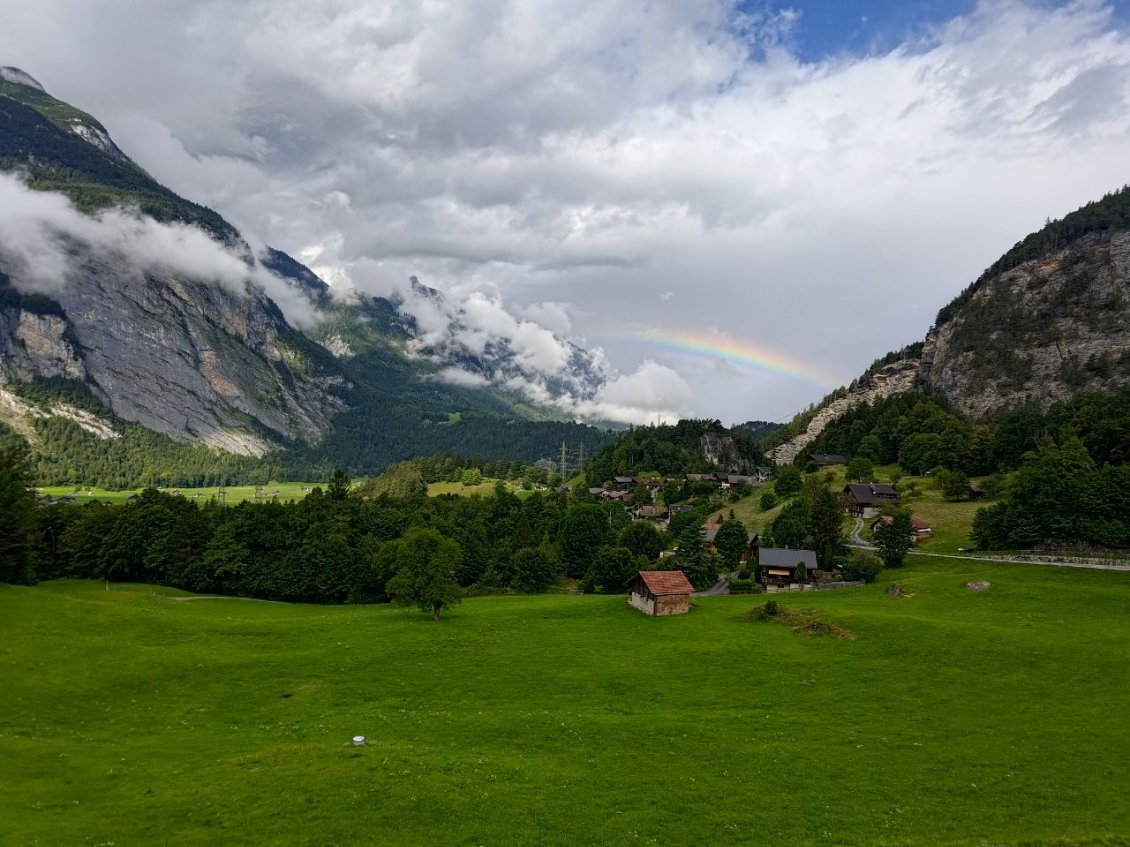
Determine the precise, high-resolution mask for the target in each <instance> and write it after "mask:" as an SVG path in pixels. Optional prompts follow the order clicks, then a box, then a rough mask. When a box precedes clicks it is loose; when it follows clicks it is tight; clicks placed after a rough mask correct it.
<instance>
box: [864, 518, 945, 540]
mask: <svg viewBox="0 0 1130 847" xmlns="http://www.w3.org/2000/svg"><path fill="white" fill-rule="evenodd" d="M892 522H894V518H893V517H891V516H890V515H880V516H879V517H878V518H876V519H875V520H874V521H873V522H872V523H871V537H872V538H874V537H875V530H877V529H878V528H879V524H884V523H886V524H889V523H892ZM910 534H911V536H913V538H914V543H915V544H917V543H918V542H919V541H921V540H922V539H923V538H929V537H930V536H931V535H932V534H933V530H931V529H930V527H929V526H928V525H927V523H926V521H924V520H922V518H920V517H918V516H917V515H912V516H911V518H910Z"/></svg>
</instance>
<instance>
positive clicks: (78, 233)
mask: <svg viewBox="0 0 1130 847" xmlns="http://www.w3.org/2000/svg"><path fill="white" fill-rule="evenodd" d="M0 232H2V233H3V234H4V238H3V241H2V242H0V266H3V267H4V268H5V270H6V272H7V273H8V274H9V275H10V277H11V279H12V283H13V284H14V285H15V286H16V287H17V288H19V289H22V290H25V291H36V292H39V293H43V294H48V295H50V294H53V293H57V292H59V291H61V290H62V289H63V288H64V287H65V286H66V285H67V284H68V282H69V281H70V278H71V277H72V275H73V274H74V272H75V271H76V270H77V267H76V264H75V263H76V261H78V260H79V259H78V257H79V256H80V255H81V253H80V252H79V250H78V249H76V248H79V247H81V248H82V249H83V250H87V251H92V252H93V253H95V254H97V255H102V256H113V257H115V258H117V259H120V260H121V261H122V262H123V264H124V267H125V269H127V270H128V271H132V272H134V273H168V274H174V275H178V276H181V277H184V278H187V279H191V280H194V281H199V282H211V283H215V284H217V285H221V286H223V287H224V288H226V289H227V290H228V291H230V292H231V293H232V294H235V295H237V296H246V295H247V294H248V286H249V285H255V286H257V287H259V288H261V289H263V290H265V291H266V292H267V294H268V295H269V296H270V297H271V298H272V299H273V300H274V301H275V302H276V303H277V304H278V305H279V307H280V308H281V309H282V310H283V314H284V315H286V316H287V318H288V320H290V321H291V322H292V323H296V324H298V325H309V324H310V323H311V322H313V321H314V320H315V319H316V310H315V308H314V306H313V304H311V302H310V301H309V300H308V299H307V298H306V297H305V296H303V295H302V294H301V293H300V292H299V291H298V290H297V289H295V288H294V287H292V286H291V285H289V284H288V283H287V282H286V281H284V280H282V279H280V278H279V277H278V276H276V275H275V274H273V273H271V272H270V271H268V270H266V269H265V268H263V267H262V266H260V265H259V264H258V263H257V262H256V261H255V259H254V258H253V257H252V256H251V255H250V251H248V252H247V253H243V254H241V253H238V252H236V251H235V250H233V249H229V248H226V247H224V246H223V245H221V244H219V243H217V242H216V241H214V240H212V238H210V237H209V236H208V235H207V234H206V233H205V232H204V231H203V230H200V229H198V228H196V227H194V226H189V225H187V224H178V223H169V224H166V223H158V222H157V221H155V220H153V219H152V218H149V217H146V216H144V215H141V214H140V213H138V212H137V211H136V210H132V209H126V208H112V209H107V210H104V211H101V212H99V213H97V214H95V215H87V214H84V213H82V212H80V211H78V209H76V208H75V207H74V205H73V204H72V203H71V202H70V200H68V199H67V198H66V197H65V196H63V195H61V194H57V193H52V192H44V191H34V190H32V189H29V188H28V187H27V186H26V185H25V184H24V183H23V182H22V181H21V179H20V178H19V176H18V175H14V174H8V173H0Z"/></svg>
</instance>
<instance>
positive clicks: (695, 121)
mask: <svg viewBox="0 0 1130 847" xmlns="http://www.w3.org/2000/svg"><path fill="white" fill-rule="evenodd" d="M118 5H119V4H117V3H115V2H113V0H42V2H40V3H36V4H34V6H33V7H31V8H28V4H26V3H22V2H18V0H0V12H7V13H8V14H5V15H4V20H6V21H9V22H10V24H11V25H10V26H6V27H5V28H4V29H3V31H0V55H2V56H3V57H4V58H3V62H4V63H9V64H15V65H18V66H20V67H22V68H24V69H25V70H27V71H29V72H30V73H32V74H33V75H34V76H36V77H37V78H38V79H40V80H41V81H42V82H44V83H45V85H46V87H47V89H48V90H49V91H51V92H52V93H55V94H57V95H58V96H61V97H63V98H64V99H67V100H69V101H71V102H73V103H76V104H77V105H80V106H82V107H83V108H85V109H87V110H88V111H90V112H92V113H93V114H95V115H97V116H98V117H99V118H101V119H102V120H103V122H104V123H106V124H107V126H108V127H109V129H110V130H111V132H112V133H113V134H114V135H115V137H116V138H117V140H118V142H119V143H120V144H121V145H122V146H123V148H124V149H126V150H127V151H128V152H130V154H131V155H133V156H134V157H135V158H136V159H138V160H139V161H140V162H141V164H143V165H144V166H145V167H146V168H147V169H148V170H149V171H150V172H151V173H153V174H154V175H155V176H156V177H157V178H158V179H160V180H162V181H163V182H166V183H167V184H169V185H170V186H171V187H173V188H174V189H175V190H177V191H178V192H180V193H182V194H185V195H186V196H190V197H192V198H194V199H196V200H199V201H201V202H205V203H207V204H208V205H211V206H213V207H214V208H217V209H219V210H220V211H221V212H222V213H223V214H224V215H225V216H227V217H228V218H229V219H231V220H233V222H235V223H236V224H237V225H238V226H240V228H241V229H243V230H244V231H246V232H254V233H257V234H259V235H260V236H261V237H262V238H263V239H264V240H265V241H267V242H269V243H272V244H276V245H278V246H280V247H281V248H283V249H285V250H286V251H287V252H289V253H292V254H293V255H298V256H303V255H316V256H317V261H316V263H315V264H316V265H317V270H318V271H319V273H321V275H322V276H323V277H324V278H326V279H328V280H329V281H331V282H333V283H334V284H336V285H340V286H346V287H348V286H350V285H352V286H353V287H355V288H357V289H358V290H363V291H370V292H372V293H384V292H388V291H392V290H395V289H397V288H398V287H400V286H401V283H400V282H399V281H400V280H406V279H407V278H408V277H409V276H411V275H413V274H416V275H419V276H420V278H422V279H425V280H427V281H428V282H429V284H431V285H434V286H435V287H436V288H438V289H440V290H441V291H443V292H444V293H445V294H446V295H448V296H449V297H450V298H452V299H453V300H459V299H461V298H468V297H469V296H470V295H471V294H476V293H477V294H480V295H482V296H483V297H484V298H485V302H486V303H487V304H488V306H486V307H484V308H485V309H486V312H487V314H485V315H484V316H483V317H482V320H483V321H489V320H497V319H498V316H497V315H495V316H493V317H492V316H491V309H490V308H489V302H490V301H491V298H496V297H498V298H502V300H503V302H505V303H506V304H508V306H507V308H508V310H509V312H511V313H512V316H513V318H514V320H516V321H519V322H520V321H521V320H523V319H526V320H534V319H535V315H536V314H537V310H538V309H539V308H541V304H545V303H554V304H567V308H563V309H562V311H563V313H564V314H565V315H566V316H567V317H568V320H569V329H568V332H571V333H573V334H575V335H577V336H581V337H584V338H588V339H591V340H592V342H593V344H594V345H595V346H599V347H601V348H602V349H603V351H604V353H605V355H606V357H607V360H608V361H609V362H610V364H611V365H612V366H614V367H616V368H618V369H620V370H622V371H625V372H631V373H642V374H644V375H646V374H651V376H652V378H653V379H654V380H655V382H654V385H653V387H654V388H655V389H657V390H659V389H661V388H662V387H663V386H664V385H665V384H666V382H667V380H668V376H669V372H671V371H677V372H678V373H680V374H681V375H682V377H683V380H684V382H685V383H687V384H689V385H692V386H693V392H692V394H691V396H690V398H689V400H688V405H689V406H690V409H689V411H691V412H693V413H694V414H696V415H700V416H710V417H721V418H723V419H727V420H744V419H747V418H755V417H768V418H776V417H784V416H787V415H788V414H789V413H791V412H792V411H794V410H795V409H797V408H799V407H802V406H804V405H805V404H807V403H809V402H811V401H813V400H816V399H818V397H819V395H820V394H821V393H823V389H822V387H820V386H816V387H814V386H812V385H811V384H808V383H805V382H803V381H799V380H792V379H788V378H786V377H782V376H781V375H779V374H773V373H767V372H763V371H759V370H757V369H749V368H741V367H735V366H733V365H732V364H728V363H726V362H709V361H706V362H704V361H702V360H696V359H690V358H682V357H680V356H679V354H677V353H675V352H671V351H665V350H661V349H656V348H654V347H652V346H649V344H648V342H647V333H648V330H650V329H653V328H655V327H668V328H670V327H676V328H679V329H682V330H688V331H697V332H711V331H716V332H718V333H722V334H725V335H727V336H729V337H733V338H739V339H746V340H749V341H750V342H753V343H756V344H758V345H760V346H763V347H766V348H769V349H772V350H777V351H780V352H781V353H782V354H784V355H787V356H790V357H791V358H793V359H798V360H803V361H807V362H809V363H810V364H812V365H817V364H821V363H822V364H823V367H824V369H833V370H836V371H837V372H838V373H837V375H838V376H839V377H840V378H842V379H843V380H844V381H847V380H850V379H851V378H852V377H854V376H855V375H857V374H858V373H859V372H860V371H861V370H862V369H863V368H864V367H865V366H866V365H867V364H868V363H869V362H870V361H871V360H872V359H874V358H876V357H877V356H879V355H882V354H883V353H885V352H886V351H887V350H890V349H893V348H897V347H901V346H902V345H903V344H905V343H907V342H909V341H913V340H916V339H918V338H921V337H922V335H923V334H924V332H925V331H926V329H927V328H928V326H929V324H930V322H931V321H932V319H933V316H934V314H935V313H936V311H937V309H938V308H939V307H940V306H941V305H943V304H944V303H945V302H947V301H948V300H949V299H951V298H952V297H953V296H955V295H956V294H957V292H959V291H960V290H961V289H962V288H963V287H964V286H965V285H966V284H967V283H968V282H969V281H971V280H972V279H973V278H974V277H976V276H977V274H978V273H979V272H980V271H981V270H982V269H983V268H985V267H987V266H988V265H989V264H991V263H992V262H993V261H994V260H995V259H996V258H997V257H998V256H999V255H1000V254H1001V253H1002V252H1004V250H1005V249H1007V247H1008V246H1009V245H1011V244H1013V243H1014V242H1015V241H1017V240H1018V239H1019V238H1021V237H1023V236H1024V235H1025V234H1026V233H1027V232H1029V231H1031V230H1034V229H1036V228H1038V227H1039V226H1040V225H1041V224H1042V223H1043V222H1044V220H1045V218H1047V217H1049V216H1050V217H1057V216H1061V215H1063V214H1065V213H1067V212H1069V211H1071V210H1072V209H1074V208H1076V207H1077V206H1079V205H1081V204H1083V203H1085V202H1087V201H1089V200H1092V199H1095V198H1096V197H1098V196H1101V195H1102V194H1103V193H1105V192H1106V191H1109V190H1111V189H1113V188H1116V187H1118V186H1120V185H1121V184H1123V183H1125V182H1127V181H1128V180H1130V165H1128V164H1127V160H1126V156H1125V148H1126V138H1127V134H1128V131H1130V108H1128V106H1130V39H1128V37H1127V33H1126V32H1125V30H1124V29H1123V28H1122V24H1121V20H1123V19H1122V18H1119V17H1118V16H1117V15H1116V7H1115V6H1114V5H1113V4H1111V3H1107V2H1100V0H1074V1H1073V2H1035V0H1033V2H1023V0H984V2H981V3H980V4H978V5H977V6H976V8H975V9H974V11H972V12H971V13H970V14H968V15H965V16H962V17H959V18H955V19H953V20H952V21H949V22H948V23H945V24H944V25H941V26H938V27H936V28H934V29H931V30H927V31H918V32H916V33H914V34H913V35H911V36H908V37H907V38H906V39H905V40H904V41H903V43H902V44H900V45H899V46H897V47H896V48H894V49H891V50H883V51H881V52H875V53H863V54H850V53H844V54H842V55H833V56H831V57H828V58H825V59H822V60H819V61H802V60H801V59H799V58H797V56H796V55H795V53H794V52H793V51H792V50H791V49H790V47H789V45H790V43H793V41H794V39H795V36H796V34H797V31H798V28H803V27H804V16H803V14H802V15H800V16H799V17H798V16H796V15H789V14H780V15H776V16H773V15H767V14H760V15H757V14H753V15H751V14H750V13H748V11H747V7H748V6H750V5H751V4H748V3H740V2H738V0H702V2H696V3H684V2H677V1H676V0H659V2H654V3H646V4H642V3H633V2H629V0H570V1H569V2H565V0H539V2H536V3H529V2H518V0H435V2H429V3H419V2H411V0H384V2H372V0H239V2H237V0H214V2H209V3H205V4H187V3H181V2H175V0H154V2H151V3H147V4H145V8H144V9H141V8H139V9H136V10H133V11H131V14H130V15H129V16H128V17H123V16H122V15H121V14H120V10H119V8H118ZM141 68H144V69H145V73H139V72H138V71H139V69H141ZM558 308H562V307H560V305H559V306H558ZM531 310H533V311H531ZM543 317H544V314H543ZM558 317H560V315H559V316H558ZM537 321H538V322H539V323H542V325H543V326H546V327H547V328H548V326H549V325H548V324H546V323H544V322H543V320H542V318H538V319H537ZM560 326H561V325H560V324H559V325H558V326H554V327H553V329H554V331H555V332H557V331H558V329H559V328H560ZM520 329H521V327H520V326H519V327H517V328H513V327H511V328H509V329H508V330H507V331H512V332H517V331H518V330H520ZM483 331H484V332H485V328H484V330H483ZM527 331H528V332H530V337H529V338H528V339H526V340H525V342H524V346H523V350H524V351H525V355H526V356H527V357H529V361H530V363H531V366H532V365H533V364H534V363H537V364H539V365H545V366H546V367H549V366H550V365H552V363H553V361H554V358H553V357H554V356H559V355H560V350H556V349H555V348H554V346H553V345H552V344H549V343H548V342H545V340H544V338H542V339H541V340H542V342H543V343H541V344H540V346H539V337H540V336H538V334H537V333H536V331H533V330H527ZM560 334H561V333H560V332H558V335H560ZM469 338H470V336H469ZM648 362H651V363H652V364H653V365H655V366H656V367H654V368H653V367H651V366H646V367H645V363H648ZM658 366H663V368H665V369H666V370H664V371H660V370H657V368H658ZM637 369H639V370H637ZM640 379H643V377H640ZM668 387H669V388H672V389H677V390H675V391H674V394H672V396H674V395H675V394H678V393H679V392H680V391H681V390H682V389H681V388H677V387H676V386H673V385H671V386H668ZM828 387H829V388H830V387H832V386H828ZM636 388H639V385H636V386H634V387H633V389H632V390H635V389H636ZM625 390H628V389H627V388H625ZM635 396H637V397H641V396H647V395H646V392H645V393H644V394H641V395H635Z"/></svg>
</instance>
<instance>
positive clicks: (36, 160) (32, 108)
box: [0, 85, 239, 243]
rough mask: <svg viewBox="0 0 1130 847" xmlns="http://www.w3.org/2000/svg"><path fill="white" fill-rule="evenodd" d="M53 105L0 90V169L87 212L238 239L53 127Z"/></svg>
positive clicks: (135, 170)
mask: <svg viewBox="0 0 1130 847" xmlns="http://www.w3.org/2000/svg"><path fill="white" fill-rule="evenodd" d="M5 95H7V96H5ZM14 96H16V97H20V99H21V100H24V101H25V102H17V101H16V100H14V99H12V98H13V97H14ZM52 106H55V107H58V106H65V104H61V103H59V101H57V100H54V98H51V97H49V96H48V95H45V94H42V93H41V92H37V91H35V90H33V89H30V88H27V87H25V86H9V85H5V86H4V87H3V89H2V90H0V170H6V171H12V170H19V171H22V172H23V173H25V174H27V176H28V184H29V185H30V187H32V188H35V189H39V190H43V191H59V192H62V193H63V194H65V195H67V197H69V198H70V199H71V201H72V202H74V204H75V205H76V206H77V207H78V208H79V209H81V210H83V211H86V212H93V211H98V210H100V209H105V208H107V207H110V206H120V205H129V206H134V207H136V208H137V209H138V210H139V211H140V212H141V213H142V214H145V215H148V216H149V217H152V218H154V219H155V220H158V221H162V222H170V221H177V222H182V223H188V224H193V225H195V226H199V227H200V228H202V229H204V230H205V231H207V232H209V233H210V234H212V235H213V236H214V237H215V238H217V239H218V240H220V241H221V242H226V243H235V242H236V241H237V240H238V239H239V235H238V233H237V232H236V231H235V229H234V227H232V226H231V224H229V223H228V222H227V221H225V220H224V219H223V218H221V217H220V216H219V215H218V214H216V213H215V212H214V211H212V210H211V209H208V208H206V207H204V206H199V205H197V204H196V203H192V202H189V201H188V200H185V199H184V198H183V197H179V196H177V195H176V194H174V193H173V192H172V191H170V190H169V189H167V188H165V187H164V186H163V185H161V184H159V183H157V182H156V181H154V180H153V179H152V178H151V177H150V176H149V175H148V174H147V173H145V171H143V170H142V169H141V168H139V167H138V166H137V165H135V164H134V163H133V162H130V161H128V160H125V161H123V160H120V159H117V158H114V157H113V156H111V155H109V154H108V153H104V152H102V151H101V150H99V149H98V148H97V147H95V146H94V145H92V144H88V143H87V142H85V141H83V140H82V139H81V138H79V137H78V136H77V135H76V134H74V133H73V132H69V131H68V130H67V129H65V128H64V127H62V126H58V125H56V124H55V123H53V122H52V121H51V120H50V119H49V118H48V117H45V116H44V114H43V113H42V112H43V111H44V110H48V109H50V108H51V107H52ZM67 108H69V107H67ZM76 114H81V113H78V112H77V110H76ZM85 117H86V118H87V120H88V121H89V123H91V124H94V125H95V126H97V125H98V124H97V122H96V121H94V120H93V119H91V118H89V116H85Z"/></svg>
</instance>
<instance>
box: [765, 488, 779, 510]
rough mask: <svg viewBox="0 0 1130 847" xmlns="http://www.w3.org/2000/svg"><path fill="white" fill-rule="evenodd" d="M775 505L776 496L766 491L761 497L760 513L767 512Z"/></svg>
mask: <svg viewBox="0 0 1130 847" xmlns="http://www.w3.org/2000/svg"><path fill="white" fill-rule="evenodd" d="M776 505H777V495H776V494H774V493H773V492H772V491H766V492H765V493H764V494H762V495H761V511H763V512H768V511H769V510H770V509H772V508H773V507H774V506H776Z"/></svg>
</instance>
